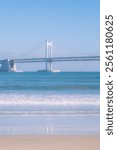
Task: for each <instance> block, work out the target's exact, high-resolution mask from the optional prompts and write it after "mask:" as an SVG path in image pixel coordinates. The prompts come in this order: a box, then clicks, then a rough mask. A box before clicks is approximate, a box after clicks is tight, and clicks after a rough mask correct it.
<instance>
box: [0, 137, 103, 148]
mask: <svg viewBox="0 0 117 150" xmlns="http://www.w3.org/2000/svg"><path fill="white" fill-rule="evenodd" d="M99 147H100V138H99V135H76V136H75V135H67V136H64V135H59V136H57V135H52V136H43V135H41V136H34V135H29V136H25V135H24V136H23V135H21V136H17V135H15V136H0V149H1V150H39V149H40V150H94V149H95V150H99Z"/></svg>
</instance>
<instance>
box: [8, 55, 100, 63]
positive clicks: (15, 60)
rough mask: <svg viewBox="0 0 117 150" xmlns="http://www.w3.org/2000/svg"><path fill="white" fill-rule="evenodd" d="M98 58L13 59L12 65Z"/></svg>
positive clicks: (95, 59)
mask: <svg viewBox="0 0 117 150" xmlns="http://www.w3.org/2000/svg"><path fill="white" fill-rule="evenodd" d="M98 60H100V56H81V57H53V58H26V59H13V60H11V61H13V62H14V63H28V62H29V63H30V62H59V61H98Z"/></svg>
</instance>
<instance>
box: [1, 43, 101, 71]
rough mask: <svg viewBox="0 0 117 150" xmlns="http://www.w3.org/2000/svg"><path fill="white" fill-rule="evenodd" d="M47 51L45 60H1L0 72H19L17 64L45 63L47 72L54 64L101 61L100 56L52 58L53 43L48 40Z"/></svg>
mask: <svg viewBox="0 0 117 150" xmlns="http://www.w3.org/2000/svg"><path fill="white" fill-rule="evenodd" d="M45 42H46V49H45V57H44V58H25V59H24V58H23V59H21V58H20V59H5V60H0V72H17V69H16V64H17V63H35V62H40V63H41V62H45V71H52V63H53V62H65V61H99V60H100V56H76V57H72V56H71V57H69V56H68V57H67V56H66V57H52V41H48V40H46V41H45Z"/></svg>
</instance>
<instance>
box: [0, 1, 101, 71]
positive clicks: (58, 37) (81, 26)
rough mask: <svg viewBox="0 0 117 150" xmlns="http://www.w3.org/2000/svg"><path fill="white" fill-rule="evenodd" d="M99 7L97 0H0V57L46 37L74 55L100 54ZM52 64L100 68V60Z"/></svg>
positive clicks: (66, 68) (4, 56)
mask: <svg viewBox="0 0 117 150" xmlns="http://www.w3.org/2000/svg"><path fill="white" fill-rule="evenodd" d="M99 9H100V7H99V0H0V59H4V58H11V57H14V56H17V55H20V54H22V53H24V52H25V51H27V50H28V49H31V48H32V47H34V46H35V45H37V44H39V43H40V42H41V41H42V40H44V39H45V38H48V39H51V40H53V42H54V43H59V45H64V47H66V49H67V48H69V49H73V51H74V53H76V55H78V54H81V55H86V54H88V55H99V17H100V16H99ZM61 48H62V46H61ZM86 64H87V65H88V66H87V67H85V66H86ZM40 66H41V65H40ZM26 68H29V67H28V66H27V65H23V64H22V65H21V69H26ZM32 68H33V69H35V65H34V66H32ZM55 68H58V69H63V70H76V71H77V70H78V71H99V62H88V63H86V62H80V63H79V62H77V63H76V62H74V63H69V67H68V66H67V65H66V63H63V68H61V65H60V64H55Z"/></svg>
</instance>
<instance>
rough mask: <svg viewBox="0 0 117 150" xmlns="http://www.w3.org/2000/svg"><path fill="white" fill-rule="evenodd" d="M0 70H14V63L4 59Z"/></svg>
mask: <svg viewBox="0 0 117 150" xmlns="http://www.w3.org/2000/svg"><path fill="white" fill-rule="evenodd" d="M0 71H1V72H15V71H16V64H15V63H13V62H12V61H10V60H9V59H5V60H3V61H2V63H1V68H0Z"/></svg>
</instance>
